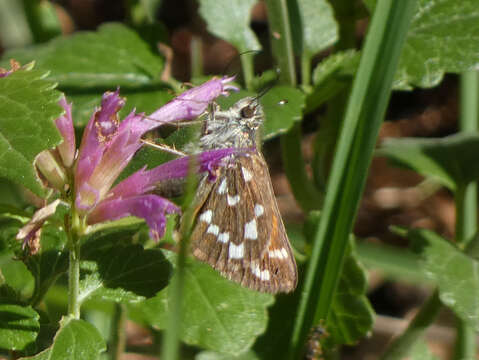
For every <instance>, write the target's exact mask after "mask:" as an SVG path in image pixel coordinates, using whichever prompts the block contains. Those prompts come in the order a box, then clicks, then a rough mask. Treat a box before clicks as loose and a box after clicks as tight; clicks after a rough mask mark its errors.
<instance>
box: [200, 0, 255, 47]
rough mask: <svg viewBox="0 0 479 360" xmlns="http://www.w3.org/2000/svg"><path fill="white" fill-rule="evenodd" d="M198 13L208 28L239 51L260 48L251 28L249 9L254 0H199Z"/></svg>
mask: <svg viewBox="0 0 479 360" xmlns="http://www.w3.org/2000/svg"><path fill="white" fill-rule="evenodd" d="M199 3H200V9H199V12H200V15H201V16H202V17H203V19H204V20H205V21H206V24H207V25H208V30H209V31H210V32H211V33H212V34H214V35H216V36H217V37H219V38H221V39H223V40H226V41H228V42H229V43H231V44H232V45H233V46H235V47H236V49H238V51H239V52H244V51H249V50H261V45H260V43H259V42H258V40H257V38H256V35H255V34H254V32H253V31H252V30H251V28H250V26H249V24H250V21H251V9H252V7H253V5H254V4H256V0H223V1H217V0H199Z"/></svg>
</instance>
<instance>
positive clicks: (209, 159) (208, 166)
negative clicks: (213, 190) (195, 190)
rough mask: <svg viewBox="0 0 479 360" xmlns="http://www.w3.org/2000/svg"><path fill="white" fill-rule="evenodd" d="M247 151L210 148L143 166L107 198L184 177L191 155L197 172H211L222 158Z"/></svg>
mask: <svg viewBox="0 0 479 360" xmlns="http://www.w3.org/2000/svg"><path fill="white" fill-rule="evenodd" d="M247 151H248V149H235V148H227V149H218V150H210V151H204V152H202V153H200V154H198V155H192V156H185V157H182V158H180V159H176V160H172V161H169V162H167V163H165V164H162V165H160V166H157V167H155V168H154V169H152V170H145V168H143V169H141V170H139V171H137V172H136V173H134V174H132V175H131V176H129V177H128V178H126V179H125V180H123V181H122V182H120V183H119V184H118V185H116V186H115V187H114V188H113V189H112V190H111V191H110V192H109V193H108V199H115V198H125V197H129V196H134V195H140V194H143V193H145V192H149V191H152V190H153V189H154V188H155V187H156V185H157V184H158V183H161V182H162V181H165V180H170V179H181V178H185V177H186V176H187V175H188V169H189V162H190V160H191V158H192V157H193V156H196V161H198V165H199V169H198V170H197V172H198V173H202V172H205V171H209V172H210V173H213V172H214V170H215V169H216V168H217V167H218V166H219V165H220V163H221V160H222V159H223V158H225V157H227V156H229V155H231V154H237V153H244V152H247Z"/></svg>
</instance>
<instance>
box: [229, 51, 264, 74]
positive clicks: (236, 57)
mask: <svg viewBox="0 0 479 360" xmlns="http://www.w3.org/2000/svg"><path fill="white" fill-rule="evenodd" d="M260 52H261V50H246V51H243V52H241V53H239V54H238V55H236V56H233V57H232V58H231V59H230V61H228V63H227V64H226V66H225V68H224V69H223V73H222V75H223V76H224V75H225V74H227V71H228V69H229V68H230V67H231V65H232V64H233V62H234V61H236V59H238V58H239V57H240V56H241V55H246V54H251V53H256V54H258V53H260ZM235 75H236V74H235Z"/></svg>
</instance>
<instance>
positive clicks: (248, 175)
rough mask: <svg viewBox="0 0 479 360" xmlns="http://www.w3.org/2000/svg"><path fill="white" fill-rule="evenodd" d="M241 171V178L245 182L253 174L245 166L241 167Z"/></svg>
mask: <svg viewBox="0 0 479 360" xmlns="http://www.w3.org/2000/svg"><path fill="white" fill-rule="evenodd" d="M241 172H242V173H243V179H244V181H245V182H248V181H250V180H251V179H252V178H253V175H251V173H250V172H249V171H248V169H246V168H245V167H241Z"/></svg>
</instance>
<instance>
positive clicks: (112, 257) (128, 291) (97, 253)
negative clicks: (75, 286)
mask: <svg viewBox="0 0 479 360" xmlns="http://www.w3.org/2000/svg"><path fill="white" fill-rule="evenodd" d="M84 248H85V249H87V248H88V246H84ZM83 258H84V259H85V260H86V261H83V262H82V265H81V267H82V270H83V273H84V276H83V278H82V279H81V281H80V294H79V301H80V302H83V301H85V300H87V299H89V298H92V297H94V298H100V299H103V300H111V301H116V302H122V301H125V302H135V301H141V300H145V298H149V297H152V296H154V295H155V294H156V293H157V292H158V291H160V290H161V289H163V288H164V287H165V286H166V285H167V284H168V279H169V277H170V273H171V264H170V262H169V261H168V260H167V259H166V258H165V256H164V255H163V253H162V252H161V251H160V250H158V249H150V250H144V249H143V247H142V246H140V245H131V246H120V245H118V246H115V247H111V246H108V245H105V247H104V248H103V249H102V248H101V247H93V248H91V249H88V251H87V252H86V253H84V256H83Z"/></svg>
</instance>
